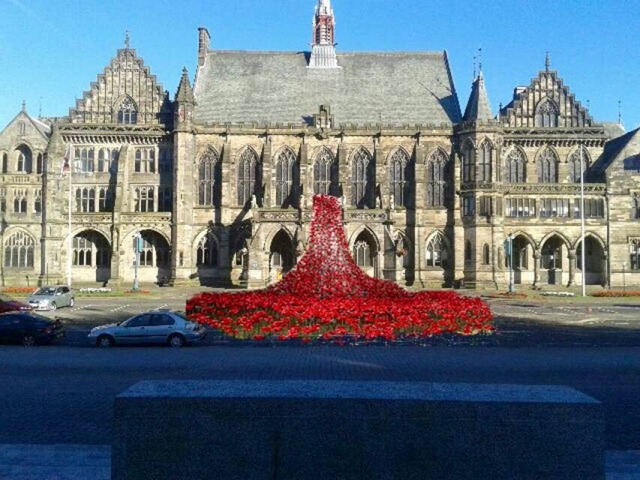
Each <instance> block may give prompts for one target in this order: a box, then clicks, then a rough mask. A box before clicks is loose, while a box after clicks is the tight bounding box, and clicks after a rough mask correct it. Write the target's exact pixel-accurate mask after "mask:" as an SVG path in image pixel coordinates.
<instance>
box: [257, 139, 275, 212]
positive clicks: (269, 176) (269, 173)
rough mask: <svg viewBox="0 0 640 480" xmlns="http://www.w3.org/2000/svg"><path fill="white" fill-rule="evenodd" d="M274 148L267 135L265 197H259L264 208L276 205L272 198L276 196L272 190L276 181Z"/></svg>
mask: <svg viewBox="0 0 640 480" xmlns="http://www.w3.org/2000/svg"><path fill="white" fill-rule="evenodd" d="M272 150H273V149H272V146H271V139H270V138H269V137H267V140H266V142H265V144H264V149H263V150H262V183H263V185H264V192H263V197H262V198H261V199H258V201H259V202H260V203H261V204H262V207H263V208H268V207H271V206H275V205H273V204H272V203H271V202H272V200H271V199H272V198H275V193H274V192H273V191H272V190H273V181H274V175H273V174H274V166H273V159H272V156H273V152H272ZM260 187H262V185H260ZM278 206H279V205H278Z"/></svg>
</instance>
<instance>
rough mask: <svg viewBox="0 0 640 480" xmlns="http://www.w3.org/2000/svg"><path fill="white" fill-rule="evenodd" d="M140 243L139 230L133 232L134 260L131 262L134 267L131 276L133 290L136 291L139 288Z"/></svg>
mask: <svg viewBox="0 0 640 480" xmlns="http://www.w3.org/2000/svg"><path fill="white" fill-rule="evenodd" d="M141 244H142V235H140V232H136V233H134V234H133V252H134V254H135V260H134V264H133V268H134V277H133V291H134V292H137V291H138V290H140V286H139V285H138V265H139V264H140V246H141Z"/></svg>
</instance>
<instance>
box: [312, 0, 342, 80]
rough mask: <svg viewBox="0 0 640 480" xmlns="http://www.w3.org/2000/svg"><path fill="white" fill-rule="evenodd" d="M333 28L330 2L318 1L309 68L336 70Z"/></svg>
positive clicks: (334, 23) (334, 22) (333, 18)
mask: <svg viewBox="0 0 640 480" xmlns="http://www.w3.org/2000/svg"><path fill="white" fill-rule="evenodd" d="M335 26H336V19H335V17H334V15H333V8H331V1H330V0H318V5H316V8H315V15H314V17H313V44H312V45H313V46H312V47H311V58H310V60H309V68H338V59H337V58H336V47H335V46H336V43H335Z"/></svg>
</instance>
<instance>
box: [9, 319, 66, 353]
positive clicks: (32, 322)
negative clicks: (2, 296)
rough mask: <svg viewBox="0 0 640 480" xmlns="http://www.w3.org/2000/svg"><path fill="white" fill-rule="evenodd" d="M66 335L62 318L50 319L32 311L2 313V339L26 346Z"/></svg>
mask: <svg viewBox="0 0 640 480" xmlns="http://www.w3.org/2000/svg"><path fill="white" fill-rule="evenodd" d="M64 336H65V330H64V327H63V326H62V322H60V320H50V319H48V318H46V317H43V316H41V315H38V314H36V313H30V312H9V313H3V314H0V341H2V342H10V343H19V344H22V345H24V346H25V347H31V346H33V345H37V344H44V343H49V342H51V341H52V340H55V339H57V338H62V337H64Z"/></svg>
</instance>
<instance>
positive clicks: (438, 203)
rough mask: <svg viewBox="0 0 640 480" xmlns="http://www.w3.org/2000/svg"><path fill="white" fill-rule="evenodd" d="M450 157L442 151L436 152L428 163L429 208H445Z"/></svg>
mask: <svg viewBox="0 0 640 480" xmlns="http://www.w3.org/2000/svg"><path fill="white" fill-rule="evenodd" d="M447 161H448V157H447V155H446V154H445V153H444V152H443V151H442V150H437V151H435V152H434V153H433V154H432V155H431V156H430V157H429V160H428V161H427V206H428V207H444V194H445V186H446V180H445V176H444V174H445V166H446V164H447Z"/></svg>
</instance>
